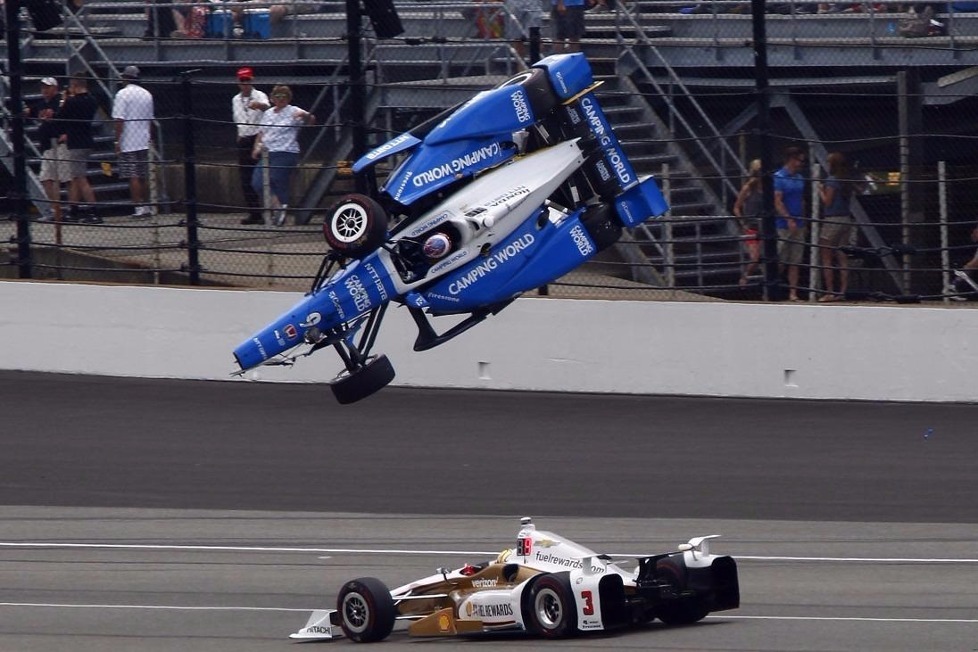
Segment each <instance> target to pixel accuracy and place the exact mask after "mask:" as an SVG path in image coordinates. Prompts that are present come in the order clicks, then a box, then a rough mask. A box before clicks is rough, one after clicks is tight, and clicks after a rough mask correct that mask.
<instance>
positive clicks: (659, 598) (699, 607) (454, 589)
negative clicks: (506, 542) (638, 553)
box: [292, 518, 740, 643]
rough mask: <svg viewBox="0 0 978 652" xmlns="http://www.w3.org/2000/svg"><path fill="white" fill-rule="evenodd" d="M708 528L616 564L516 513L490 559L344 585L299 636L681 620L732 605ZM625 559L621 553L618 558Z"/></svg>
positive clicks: (729, 582) (560, 631)
mask: <svg viewBox="0 0 978 652" xmlns="http://www.w3.org/2000/svg"><path fill="white" fill-rule="evenodd" d="M715 536H716V535H711V536H702V537H695V538H693V539H690V540H689V542H688V543H685V544H682V545H680V546H679V549H678V551H677V552H667V553H663V554H655V555H649V556H643V557H637V562H638V563H637V566H636V567H635V569H634V570H625V568H623V567H622V566H619V565H618V564H616V563H614V562H613V561H612V558H611V557H609V556H607V555H600V554H598V553H596V552H594V551H593V550H590V549H589V548H586V547H584V546H582V545H580V544H577V543H574V542H573V541H571V540H569V539H566V538H564V537H561V536H559V535H556V534H554V533H552V532H546V531H543V530H537V529H536V526H535V525H534V524H533V523H532V521H531V519H529V518H523V519H522V520H521V523H520V530H519V534H518V535H517V540H516V548H515V549H507V550H504V551H503V552H502V553H500V554H499V556H498V557H497V558H496V559H494V560H492V561H487V562H484V563H481V564H477V565H470V564H467V565H465V566H463V567H462V568H459V569H456V570H448V569H447V568H444V569H439V570H438V572H437V573H436V574H435V575H431V576H430V577H425V578H423V579H420V580H417V581H415V582H411V583H409V584H405V585H404V586H401V587H398V588H396V589H393V590H391V589H388V588H387V587H386V586H385V585H384V583H383V582H381V581H380V580H378V579H376V578H372V577H361V578H359V579H355V580H351V581H349V582H347V583H346V584H344V585H343V587H342V588H341V589H340V592H339V595H338V597H337V599H336V609H329V610H320V611H314V612H313V614H312V616H311V617H310V618H309V621H308V622H307V623H306V626H305V627H303V628H302V629H301V630H299V631H298V632H296V633H295V634H293V635H292V638H293V639H298V640H317V639H330V638H333V637H335V636H339V635H340V633H342V634H344V635H346V636H347V637H348V638H350V639H352V640H354V641H357V642H359V643H369V642H374V641H381V640H383V639H385V638H387V636H388V635H389V634H390V633H391V632H392V631H393V629H394V625H395V624H396V623H397V622H406V623H408V627H407V631H408V634H409V635H410V636H458V635H471V634H482V633H487V632H496V631H513V630H515V631H525V632H528V633H530V634H535V635H538V636H542V637H546V638H560V637H564V636H571V635H573V634H576V633H579V632H592V631H605V630H611V629H619V628H624V627H629V626H636V625H643V624H645V623H648V622H651V621H652V620H654V619H656V618H658V619H659V620H661V621H662V622H664V623H665V624H667V625H687V624H691V623H694V622H697V621H699V620H701V619H703V618H704V617H705V616H706V615H707V614H708V613H711V612H714V611H723V610H726V609H736V608H737V607H738V606H739V605H740V589H739V584H738V579H737V565H736V562H734V560H733V559H732V558H731V557H728V556H722V555H714V554H711V553H710V551H709V542H710V540H711V539H713V538H715ZM622 563H623V565H624V562H622Z"/></svg>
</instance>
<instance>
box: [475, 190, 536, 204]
mask: <svg viewBox="0 0 978 652" xmlns="http://www.w3.org/2000/svg"><path fill="white" fill-rule="evenodd" d="M529 194H530V189H529V188H527V187H526V186H516V187H515V188H513V189H512V190H509V191H507V192H505V193H503V194H501V195H499V196H498V197H493V198H492V199H490V200H489V201H487V202H486V206H499V205H500V204H505V203H506V202H508V201H510V200H511V199H516V198H517V197H521V196H523V195H529Z"/></svg>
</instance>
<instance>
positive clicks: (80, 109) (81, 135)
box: [58, 72, 102, 224]
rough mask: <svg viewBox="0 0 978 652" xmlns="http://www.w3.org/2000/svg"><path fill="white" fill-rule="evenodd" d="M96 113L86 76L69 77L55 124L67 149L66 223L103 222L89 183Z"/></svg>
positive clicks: (96, 103) (96, 107) (76, 74)
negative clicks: (97, 213) (89, 166)
mask: <svg viewBox="0 0 978 652" xmlns="http://www.w3.org/2000/svg"><path fill="white" fill-rule="evenodd" d="M96 111H98V102H97V101H96V100H95V98H94V97H92V96H91V95H90V94H89V92H88V80H87V79H86V78H85V73H83V72H76V73H74V74H72V76H71V81H70V82H69V84H68V97H67V98H66V99H65V102H64V104H63V105H62V107H61V110H60V111H59V112H58V120H59V121H60V122H61V125H62V128H63V129H64V133H63V134H62V135H61V138H62V139H63V141H64V142H65V143H67V145H68V167H69V172H70V174H71V183H70V184H69V185H68V201H69V202H71V206H70V207H69V209H68V213H69V214H68V215H67V216H66V217H65V218H64V219H65V221H73V222H77V221H81V222H85V223H87V224H100V223H101V222H102V219H101V218H100V217H99V216H98V215H96V213H95V191H94V190H93V189H92V184H90V183H89V182H88V156H89V154H90V153H91V151H92V148H93V147H94V146H95V136H94V134H93V131H92V120H93V119H94V118H95V112H96Z"/></svg>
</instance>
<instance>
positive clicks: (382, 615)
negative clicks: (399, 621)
mask: <svg viewBox="0 0 978 652" xmlns="http://www.w3.org/2000/svg"><path fill="white" fill-rule="evenodd" d="M336 610H337V611H338V612H339V613H340V626H341V627H342V628H343V633H344V634H346V636H347V637H348V638H349V639H350V640H351V641H356V642H357V643H373V642H375V641H382V640H384V639H385V638H387V636H388V635H390V633H391V630H393V629H394V619H395V618H396V617H397V608H396V607H395V606H394V600H393V599H392V598H391V592H390V590H389V589H388V588H387V587H386V586H385V585H384V583H383V582H381V581H380V580H378V579H375V578H373V577H361V578H359V579H356V580H351V581H349V582H347V583H346V584H344V585H343V588H341V589H340V594H339V596H338V597H337V598H336Z"/></svg>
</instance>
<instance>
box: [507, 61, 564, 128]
mask: <svg viewBox="0 0 978 652" xmlns="http://www.w3.org/2000/svg"><path fill="white" fill-rule="evenodd" d="M500 86H501V87H502V86H522V87H523V90H524V91H525V92H526V97H527V99H528V100H529V102H530V108H531V109H532V110H533V117H534V118H535V119H536V120H537V121H540V120H541V119H543V117H544V116H546V115H547V114H548V113H550V112H551V111H552V110H553V108H554V107H555V106H557V102H558V100H557V94H556V93H554V91H553V88H551V86H550V79H549V78H548V77H547V71H546V70H544V69H543V68H531V69H529V70H526V71H524V72H521V73H519V74H517V75H514V76H513V77H510V78H509V79H508V80H506V81H504V82H503V83H502V84H500Z"/></svg>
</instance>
